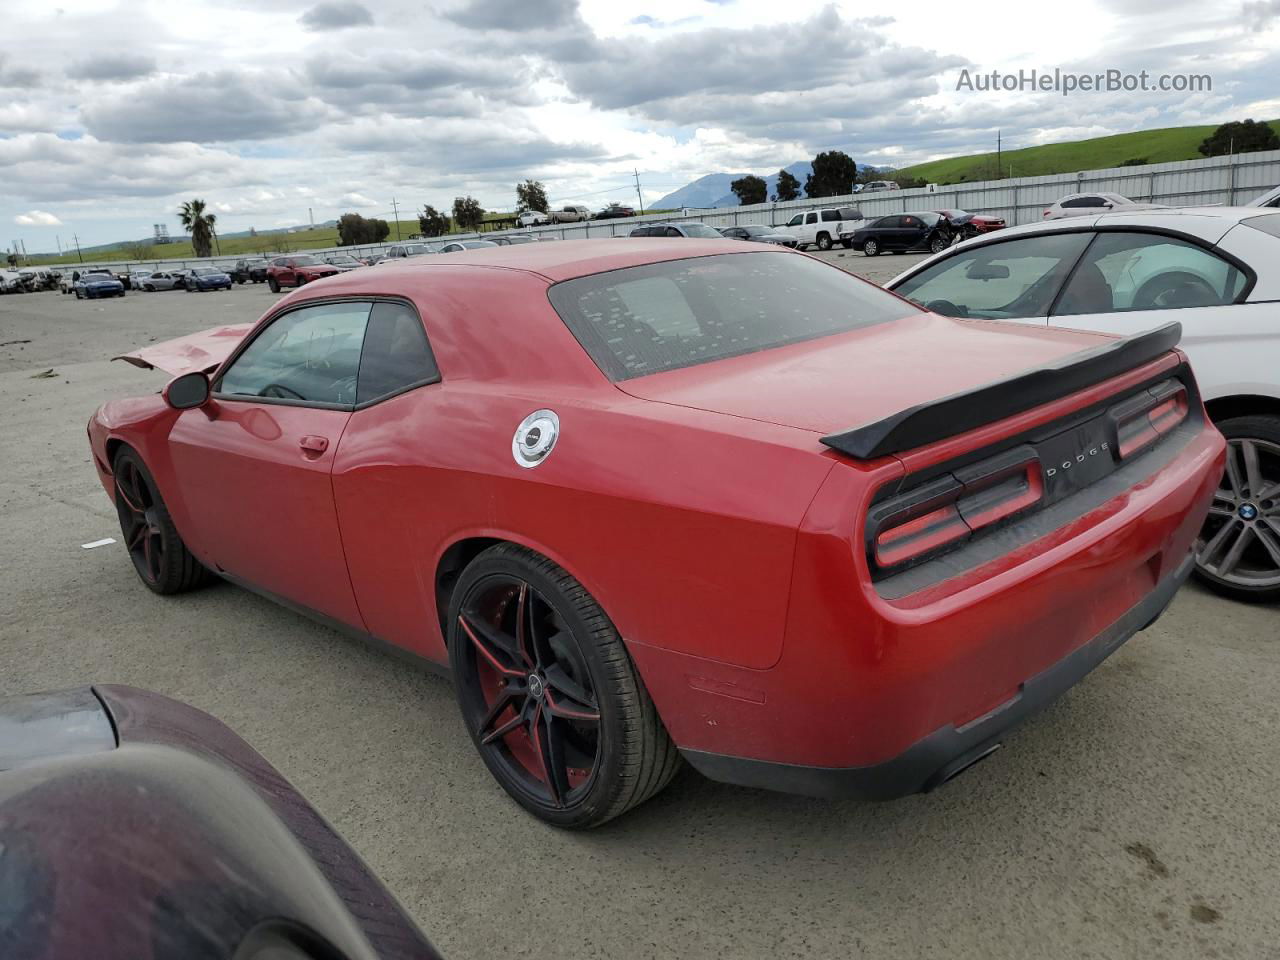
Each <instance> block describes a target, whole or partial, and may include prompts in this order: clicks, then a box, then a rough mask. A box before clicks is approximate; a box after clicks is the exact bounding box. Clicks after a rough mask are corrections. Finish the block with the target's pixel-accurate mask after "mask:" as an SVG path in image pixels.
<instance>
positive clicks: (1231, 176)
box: [54, 150, 1280, 270]
mask: <svg viewBox="0 0 1280 960" xmlns="http://www.w3.org/2000/svg"><path fill="white" fill-rule="evenodd" d="M1278 184H1280V150H1268V151H1264V152H1259V153H1247V154H1237V155H1235V156H1232V157H1210V158H1206V159H1204V160H1182V161H1178V162H1174V163H1153V164H1148V165H1146V166H1140V167H1113V168H1110V169H1106V170H1083V171H1081V172H1079V173H1064V174H1054V175H1052V176H1047V177H1016V178H1011V179H1007V180H989V181H983V182H975V183H961V184H952V185H948V186H942V187H937V188H936V189H934V190H930V189H928V188H921V189H913V190H893V191H885V192H880V193H874V194H850V195H848V196H842V197H823V198H821V199H818V200H810V199H805V200H792V201H788V202H783V203H761V204H754V205H751V206H745V207H722V208H718V209H711V210H689V211H687V212H681V213H664V214H656V215H648V216H643V217H626V218H622V219H618V220H596V221H587V222H585V223H570V224H561V225H557V226H546V227H529V228H522V229H520V230H514V231H500V232H498V233H497V234H496V235H499V236H500V235H501V234H502V233H512V232H518V233H528V234H533V235H534V236H552V237H556V238H559V239H562V240H571V239H580V238H587V237H625V236H626V235H627V234H629V233H630V232H631V231H632V230H633V229H635V227H636V226H637V225H638V224H641V223H661V222H670V221H676V220H697V221H701V222H702V223H706V224H709V225H710V226H713V227H727V226H734V225H736V224H753V223H754V224H766V225H768V224H772V225H780V224H783V223H786V222H787V220H789V219H790V218H791V217H792V216H794V215H795V214H796V213H797V212H800V211H804V210H813V209H816V208H818V207H836V206H852V207H857V208H858V209H859V210H861V211H862V214H863V216H865V217H880V216H884V215H886V214H890V213H901V212H904V211H907V210H941V209H960V210H969V211H973V212H981V213H989V214H995V215H997V216H1003V217H1004V218H1005V220H1006V221H1007V222H1008V223H1010V224H1019V223H1032V222H1036V221H1039V220H1040V219H1041V215H1042V211H1043V210H1044V208H1046V207H1048V206H1049V205H1050V204H1052V203H1053V202H1054V201H1055V200H1058V199H1059V198H1060V197H1063V196H1065V195H1067V194H1071V193H1087V192H1106V193H1119V194H1122V195H1124V196H1126V197H1128V198H1129V199H1131V200H1137V201H1142V202H1149V203H1161V204H1167V205H1168V206H1175V207H1179V206H1181V207H1185V206H1210V205H1219V206H1235V205H1237V204H1244V203H1248V202H1249V201H1250V200H1252V199H1253V198H1254V197H1256V196H1258V195H1259V194H1261V193H1264V192H1266V191H1267V190H1270V189H1271V188H1273V187H1275V186H1276V185H1278ZM494 235H495V234H492V233H484V234H476V233H471V234H450V235H449V237H448V238H447V239H449V240H467V239H477V238H478V239H484V238H485V237H487V236H494ZM263 239H264V240H267V239H269V238H268V237H267V236H264V237H263ZM281 239H282V240H284V241H286V242H287V240H288V235H287V234H284V235H281ZM394 242H396V241H388V242H386V243H380V244H368V245H362V246H352V247H329V248H325V249H322V250H314V249H313V250H299V251H293V252H296V253H314V254H322V255H323V254H332V253H348V254H351V255H353V256H357V257H359V256H363V255H366V254H375V253H379V252H381V251H383V250H385V249H386V248H387V247H389V246H391V245H392V243H394ZM248 256H257V255H256V254H255V255H249V254H238V255H229V256H221V257H210V258H207V259H203V260H202V259H195V258H187V259H158V260H147V261H136V260H131V261H118V262H111V263H99V262H94V263H93V264H91V265H92V266H95V267H104V266H105V267H110V268H112V269H125V268H127V267H142V268H144V269H152V270H159V269H175V268H180V267H190V266H209V265H214V266H217V265H218V264H226V263H229V262H233V261H235V260H236V259H238V258H240V257H248ZM265 256H268V257H270V256H276V254H265ZM89 265H90V264H86V266H89ZM78 267H79V264H61V265H59V266H57V267H55V268H54V269H59V270H74V269H77V268H78Z"/></svg>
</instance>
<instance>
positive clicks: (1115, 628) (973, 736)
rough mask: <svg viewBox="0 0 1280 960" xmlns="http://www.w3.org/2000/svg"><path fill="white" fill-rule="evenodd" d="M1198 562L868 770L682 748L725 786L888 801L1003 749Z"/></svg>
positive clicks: (1140, 623) (1144, 622)
mask: <svg viewBox="0 0 1280 960" xmlns="http://www.w3.org/2000/svg"><path fill="white" fill-rule="evenodd" d="M1194 565H1195V557H1194V554H1190V553H1189V554H1187V556H1186V557H1185V558H1184V559H1183V561H1182V563H1181V564H1180V565H1179V566H1178V567H1177V569H1175V570H1174V571H1173V572H1172V573H1170V574H1169V575H1167V576H1166V577H1164V578H1163V579H1162V580H1161V581H1160V582H1159V583H1157V584H1156V586H1155V589H1153V590H1152V591H1151V592H1150V593H1149V594H1147V596H1146V597H1144V598H1143V599H1142V600H1141V601H1140V602H1139V603H1137V604H1136V605H1135V606H1133V607H1131V608H1130V609H1129V610H1128V611H1127V612H1126V613H1125V614H1124V615H1123V616H1121V617H1120V618H1119V619H1118V620H1116V621H1115V622H1114V623H1112V624H1111V626H1109V627H1108V628H1107V629H1105V630H1103V631H1102V632H1101V633H1099V634H1098V635H1097V636H1096V637H1094V638H1093V639H1092V640H1091V641H1089V642H1088V643H1086V644H1084V646H1082V647H1078V648H1077V649H1076V650H1074V651H1072V652H1071V653H1069V654H1068V655H1067V656H1065V657H1063V658H1062V659H1061V660H1059V661H1058V662H1057V663H1054V664H1052V665H1051V666H1049V667H1047V668H1046V669H1044V670H1042V671H1041V672H1040V673H1038V674H1036V675H1035V676H1033V677H1031V678H1030V679H1028V680H1027V681H1025V682H1024V683H1023V684H1022V685H1021V687H1020V689H1019V690H1018V692H1017V693H1016V694H1015V695H1014V696H1013V697H1012V698H1011V699H1010V700H1008V701H1006V702H1005V703H1003V704H1001V705H999V706H997V707H996V708H995V709H994V710H991V711H990V712H988V713H987V714H985V715H983V716H981V717H979V718H978V719H976V720H973V721H971V722H970V723H967V724H965V725H963V726H962V727H959V728H957V727H955V726H952V725H947V726H945V727H941V728H939V729H937V730H935V731H934V732H933V733H931V734H929V735H928V736H926V737H924V738H923V739H921V740H918V741H917V742H915V743H914V744H912V745H911V746H910V747H908V748H907V749H906V750H904V751H903V752H902V753H900V754H898V755H897V756H896V757H893V758H891V759H889V760H885V761H883V762H881V763H877V764H873V765H871V766H865V767H817V766H802V765H798V764H788V763H774V762H770V761H765V760H752V759H748V758H745V757H730V756H724V755H721V754H714V753H706V752H702V751H699V750H682V751H681V752H682V753H683V754H684V757H685V759H686V760H688V761H689V763H690V765H691V766H693V768H694V769H696V770H697V771H698V772H699V773H701V774H703V775H704V776H707V777H709V778H711V779H712V780H719V781H722V782H724V783H733V784H737V785H739V786H744V787H757V788H761V789H765V790H779V791H783V792H786V793H799V794H805V795H807V796H814V797H852V798H858V799H864V800H892V799H895V798H898V797H904V796H907V795H909V794H913V793H922V792H924V793H927V792H928V791H930V790H932V789H934V788H935V787H938V786H941V785H942V784H943V783H946V782H947V781H948V780H949V779H951V778H952V777H954V776H956V775H957V774H958V773H960V772H961V771H963V770H965V769H966V768H967V767H969V766H971V765H972V764H974V763H976V762H977V761H978V760H981V759H983V758H984V757H985V756H987V755H988V754H990V753H991V752H992V751H993V750H995V749H997V748H998V747H999V746H1000V742H1001V738H1002V737H1004V735H1005V734H1007V733H1008V732H1009V731H1010V730H1011V729H1012V728H1013V727H1015V726H1017V725H1018V724H1019V723H1021V722H1022V721H1023V720H1024V719H1026V718H1027V717H1029V716H1031V715H1032V714H1035V713H1038V712H1039V711H1040V710H1043V709H1044V708H1045V707H1047V706H1048V705H1049V704H1051V703H1053V701H1054V700H1057V699H1058V697H1060V696H1062V694H1063V693H1065V692H1066V691H1067V690H1069V689H1070V688H1071V687H1073V686H1074V685H1075V684H1076V683H1078V682H1079V681H1080V680H1082V679H1083V678H1084V677H1085V676H1086V675H1087V674H1088V673H1089V672H1090V671H1091V670H1093V668H1094V667H1096V666H1097V665H1098V664H1100V663H1101V662H1102V661H1103V660H1105V659H1106V658H1107V657H1109V656H1110V655H1111V654H1112V653H1114V652H1115V651H1116V650H1117V649H1118V648H1119V647H1120V645H1121V644H1123V643H1124V642H1125V641H1126V640H1128V639H1129V638H1130V637H1131V636H1133V635H1134V634H1135V633H1138V632H1139V631H1141V630H1144V629H1146V628H1147V627H1148V626H1150V625H1151V624H1152V623H1153V622H1154V621H1155V620H1156V618H1158V617H1159V616H1160V614H1162V613H1163V612H1164V610H1165V608H1166V607H1168V606H1169V603H1170V601H1171V600H1172V599H1173V596H1174V594H1175V593H1177V591H1178V588H1179V587H1181V586H1182V584H1183V583H1184V582H1186V579H1187V577H1188V576H1189V575H1190V573H1191V569H1192V567H1193V566H1194Z"/></svg>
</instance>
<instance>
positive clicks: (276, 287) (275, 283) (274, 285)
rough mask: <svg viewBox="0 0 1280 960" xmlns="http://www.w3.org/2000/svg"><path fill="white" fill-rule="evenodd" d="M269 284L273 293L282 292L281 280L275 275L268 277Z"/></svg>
mask: <svg viewBox="0 0 1280 960" xmlns="http://www.w3.org/2000/svg"><path fill="white" fill-rule="evenodd" d="M267 286H268V287H270V288H271V292H272V293H279V292H280V281H279V280H277V279H276V278H275V277H267Z"/></svg>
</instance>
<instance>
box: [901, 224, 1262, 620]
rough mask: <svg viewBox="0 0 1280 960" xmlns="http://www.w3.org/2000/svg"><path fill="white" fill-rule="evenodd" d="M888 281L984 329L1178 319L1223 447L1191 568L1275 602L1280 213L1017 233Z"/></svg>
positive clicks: (1110, 326) (1232, 589) (1220, 586)
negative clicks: (1219, 476) (994, 323)
mask: <svg viewBox="0 0 1280 960" xmlns="http://www.w3.org/2000/svg"><path fill="white" fill-rule="evenodd" d="M886 286H887V287H888V289H890V290H892V291H894V292H895V293H897V294H899V295H901V296H904V297H906V298H907V299H909V300H914V301H915V302H917V303H919V304H921V305H922V306H924V307H926V308H927V309H929V310H932V311H933V312H935V313H942V314H947V315H949V316H954V317H961V318H970V319H979V320H982V321H990V320H1008V321H1014V322H1017V323H1023V324H1028V325H1030V326H1040V327H1043V326H1062V327H1075V328H1078V329H1083V330H1101V331H1104V332H1106V333H1114V334H1118V335H1121V336H1126V335H1128V334H1132V333H1136V332H1138V331H1141V330H1149V329H1151V328H1152V327H1155V326H1159V325H1160V324H1163V323H1167V322H1169V321H1171V320H1176V321H1178V322H1179V323H1181V324H1182V349H1183V350H1184V351H1185V352H1186V354H1187V356H1188V358H1190V360H1191V365H1192V367H1193V369H1194V371H1195V379H1196V381H1198V384H1199V392H1200V396H1201V398H1202V399H1203V400H1204V403H1205V406H1206V408H1207V410H1208V413H1209V416H1210V418H1211V419H1212V420H1213V421H1214V423H1216V424H1217V426H1218V428H1219V429H1220V430H1221V431H1222V433H1223V435H1224V436H1226V438H1227V440H1228V449H1227V454H1228V461H1227V472H1226V475H1225V476H1224V477H1223V481H1222V484H1221V487H1220V489H1219V490H1218V491H1217V493H1216V494H1215V495H1214V500H1213V506H1212V507H1211V509H1210V512H1209V518H1208V520H1207V521H1206V522H1205V527H1204V530H1203V531H1202V533H1201V538H1200V541H1199V543H1198V547H1197V549H1198V553H1197V558H1196V560H1197V573H1198V575H1199V576H1200V578H1201V579H1202V580H1204V581H1206V582H1207V583H1208V584H1209V585H1210V586H1212V587H1214V588H1215V589H1217V590H1218V591H1219V592H1221V593H1224V594H1227V595H1229V596H1233V597H1236V598H1239V599H1245V600H1261V601H1275V600H1280V211H1273V210H1271V209H1270V208H1259V207H1198V208H1196V207H1184V208H1179V209H1167V210H1140V211H1136V212H1132V213H1130V212H1124V213H1104V214H1102V215H1096V214H1095V215H1094V216H1092V217H1072V218H1070V219H1066V220H1057V221H1053V222H1051V223H1038V224H1028V225H1025V226H1021V227H1011V228H1008V229H1005V230H1001V231H1000V232H998V233H994V234H988V235H985V236H979V237H975V238H974V239H972V240H966V241H965V242H963V243H961V244H958V245H957V246H954V247H952V248H950V249H949V250H946V251H944V252H942V253H940V254H937V255H935V256H933V257H930V258H929V259H927V260H924V261H922V262H921V263H919V264H917V265H915V266H914V267H911V268H909V269H908V270H907V271H906V272H905V273H903V274H901V275H899V276H898V277H895V278H894V279H893V280H891V281H890V282H889V283H888V284H887V285H886ZM1161 376H1162V377H1165V378H1167V376H1168V374H1167V373H1164V374H1161ZM1191 399H1192V401H1193V403H1194V397H1192V398H1191ZM1117 446H1118V444H1117Z"/></svg>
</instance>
